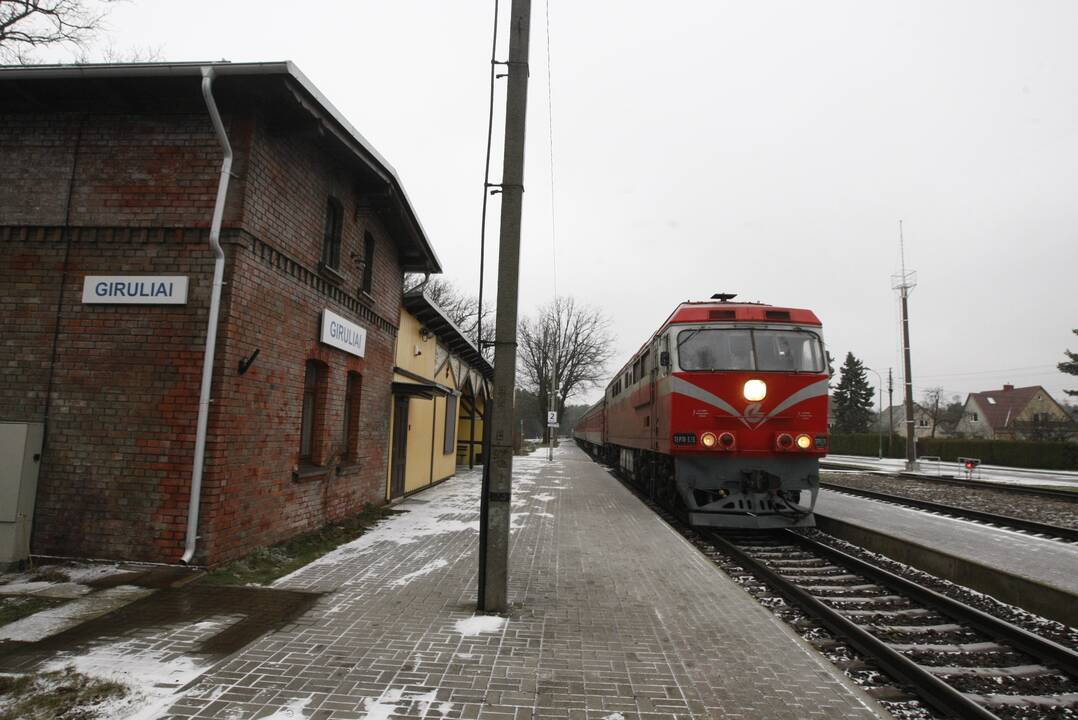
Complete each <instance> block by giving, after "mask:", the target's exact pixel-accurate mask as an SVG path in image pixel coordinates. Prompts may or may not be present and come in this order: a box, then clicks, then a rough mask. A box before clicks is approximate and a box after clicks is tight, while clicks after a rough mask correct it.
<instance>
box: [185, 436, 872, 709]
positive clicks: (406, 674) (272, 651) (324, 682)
mask: <svg viewBox="0 0 1078 720" xmlns="http://www.w3.org/2000/svg"><path fill="white" fill-rule="evenodd" d="M479 489H480V477H479V474H478V472H473V473H465V474H462V475H460V476H458V477H456V478H453V479H450V480H448V481H447V482H445V483H443V484H441V485H439V486H436V487H434V488H431V489H430V490H426V491H424V492H422V493H420V494H418V495H415V496H412V497H411V498H409V499H407V500H405V501H404V502H402V503H401V504H400V505H399V506H398V507H399V509H400V510H401V511H402V512H401V513H400V514H398V515H395V516H393V517H392V518H390V519H389V520H387V521H384V522H382V523H381V524H379V525H378V526H376V527H375V528H374V529H373V530H372V531H370V532H368V533H367V534H366V535H364V536H363V537H361V538H359V539H358V540H356V541H355V542H353V543H350V544H348V545H345V546H342V547H340V548H338V549H337V550H335V551H334V552H332V553H330V554H329V555H327V556H325V557H323V558H321V559H320V560H318V561H316V562H315V563H313V564H311V565H308V566H306V567H304V568H302V569H300V570H299V571H297V572H295V573H293V574H292V575H290V576H288V577H285V578H282V579H281V580H279V581H277V583H276V584H275V587H277V588H281V589H288V590H291V591H313V592H319V593H324V594H323V595H322V596H321V597H320V598H319V599H318V600H317V601H316V602H315V603H314V605H313V606H311V607H310V608H309V609H308V610H307V611H306V612H304V614H303V615H301V616H300V617H299V618H298V619H297V620H295V621H293V622H291V623H290V624H288V625H287V626H285V627H283V628H281V629H279V630H277V631H275V632H272V633H269V634H267V635H265V636H263V637H262V638H260V639H259V640H257V641H255V642H253V643H251V644H250V645H248V646H246V647H245V648H244V649H243V650H241V651H239V652H237V653H236V654H234V655H233V656H232V657H231V658H228V659H226V660H224V661H222V662H220V663H218V664H217V665H216V666H215V667H213V668H211V669H209V670H208V672H206V673H204V674H202V675H201V676H200V677H199V678H198V679H197V680H195V681H194V682H193V683H192V684H191V685H190V686H189V687H187V688H185V689H184V691H183V694H182V695H181V696H180V697H179V699H178V700H177V701H175V702H173V703H171V705H170V707H169V709H168V711H167V713H166V714H165V716H166V717H169V718H189V717H197V718H220V719H222V720H223V719H225V718H229V719H235V718H264V717H273V718H278V717H280V718H284V717H290V718H308V719H310V720H314V719H318V720H360V719H362V718H371V719H372V720H385V719H386V718H391V717H416V718H427V719H429V720H456V719H457V718H463V719H467V720H472V719H475V718H479V719H487V718H489V719H491V720H524V719H525V718H528V719H531V718H564V719H572V720H592V719H594V720H600V719H602V720H637V719H640V720H661V719H666V718H670V719H671V720H672V719H673V718H790V719H791V720H794V719H796V720H804V719H805V718H866V719H867V718H886V717H890V716H889V715H888V714H887V713H886V711H885V710H884V709H882V708H881V707H880V706H879V705H878V704H877V703H876V702H875V701H874V700H872V699H871V698H870V697H868V696H867V695H866V694H865V693H864V692H863V691H862V690H861V689H859V688H858V687H856V686H855V685H854V684H853V683H852V682H851V681H850V680H849V679H847V678H846V677H845V676H843V675H842V673H841V672H840V671H838V670H837V669H836V668H834V666H832V665H831V664H830V663H829V662H828V661H827V660H826V659H825V658H823V657H822V656H820V655H819V654H817V653H816V652H815V651H814V650H812V649H811V648H810V647H809V646H808V645H807V644H806V643H805V642H804V641H802V640H801V639H800V638H799V637H797V636H796V635H795V634H794V633H793V632H792V631H791V630H790V629H789V628H787V627H786V626H785V625H784V624H783V623H782V622H781V621H779V620H778V619H776V618H775V617H774V616H773V615H772V614H771V613H770V612H769V611H768V610H766V609H764V608H763V607H762V606H760V605H759V604H758V603H757V602H756V601H755V600H753V599H752V598H751V597H750V596H749V595H748V594H747V593H745V591H744V590H742V589H741V588H740V587H739V586H738V585H736V584H735V583H734V582H732V581H731V580H730V579H729V578H728V577H727V576H726V575H724V574H723V573H722V572H721V571H720V570H718V569H717V568H716V567H715V566H714V565H713V564H712V563H711V562H710V561H709V560H707V559H706V558H705V557H704V556H703V555H701V554H700V553H699V552H698V551H697V550H696V549H695V548H693V547H692V546H691V545H690V544H689V543H688V542H686V541H685V540H683V539H682V538H681V537H680V536H679V535H677V534H676V533H674V532H673V531H672V530H671V529H670V528H669V527H668V526H667V525H666V524H665V523H663V522H662V521H661V520H660V519H659V518H658V517H657V516H656V515H655V514H654V513H653V512H652V511H650V510H649V509H648V508H647V507H646V506H644V505H643V504H642V503H641V502H640V501H639V500H638V499H636V498H635V497H634V496H633V495H632V494H631V493H630V492H629V491H628V490H626V489H625V488H624V487H623V486H622V485H621V484H620V483H618V482H617V481H616V480H615V479H614V478H612V477H611V476H610V475H609V474H608V472H607V471H606V470H605V469H604V468H603V467H601V466H600V465H597V464H595V463H594V462H592V461H591V460H590V459H589V458H588V457H587V456H586V455H585V454H584V453H583V452H581V451H580V450H578V449H577V448H576V447H572V446H563V447H561V448H559V449H558V450H557V451H556V457H555V459H554V461H553V462H548V461H547V459H546V455H545V451H542V452H539V453H536V454H534V455H532V456H529V457H525V458H516V459H515V461H514V480H513V516H512V528H513V530H512V533H513V534H512V540H511V548H510V563H511V564H510V588H509V600H510V602H511V606H512V607H511V611H510V612H509V613H507V615H506V616H505V617H497V616H482V615H476V614H475V597H476V569H477V555H476V553H477V536H478V507H479Z"/></svg>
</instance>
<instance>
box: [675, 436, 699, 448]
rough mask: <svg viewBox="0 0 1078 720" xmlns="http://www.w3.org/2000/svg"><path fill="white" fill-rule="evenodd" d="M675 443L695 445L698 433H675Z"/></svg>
mask: <svg viewBox="0 0 1078 720" xmlns="http://www.w3.org/2000/svg"><path fill="white" fill-rule="evenodd" d="M674 444H675V445H695V444H696V433H674Z"/></svg>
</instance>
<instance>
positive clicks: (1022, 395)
mask: <svg viewBox="0 0 1078 720" xmlns="http://www.w3.org/2000/svg"><path fill="white" fill-rule="evenodd" d="M1038 392H1044V388H1042V387H1041V386H1040V385H1031V386H1030V387H1023V388H1016V387H1011V386H1009V385H1008V386H1006V387H1004V388H1002V389H1000V390H985V391H983V392H975V393H970V394H969V397H968V398H966V402H967V403H969V401H970V400H976V401H977V407H979V408H980V409H981V412H982V413H983V414H984V419H985V422H987V423H988V424H989V426H991V427H992V429H993V430H1002V429H1004V428H1007V427H1010V426H1011V424H1012V423H1013V422H1014V421H1015V420H1016V419H1017V418H1018V414H1019V413H1021V412H1022V410H1024V409H1025V407H1026V405H1028V404H1029V402H1030V401H1031V400H1032V399H1033V398H1034V396H1035V395H1036V394H1037V393H1038ZM1044 394H1045V395H1047V394H1048V393H1047V392H1045V393H1044Z"/></svg>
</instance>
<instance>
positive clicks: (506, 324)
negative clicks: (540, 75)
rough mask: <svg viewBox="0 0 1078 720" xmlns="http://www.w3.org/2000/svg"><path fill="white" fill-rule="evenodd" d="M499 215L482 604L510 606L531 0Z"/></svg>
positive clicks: (515, 62)
mask: <svg viewBox="0 0 1078 720" xmlns="http://www.w3.org/2000/svg"><path fill="white" fill-rule="evenodd" d="M510 16H511V18H510V23H511V25H510V31H509V33H510V34H509V60H508V62H507V63H506V67H507V70H506V72H507V74H508V83H509V84H508V86H507V87H506V99H505V156H504V162H503V165H502V185H501V189H502V222H501V233H500V239H499V244H498V314H497V317H496V318H495V327H494V392H493V395H494V398H493V408H492V410H491V412H490V413H488V415H489V416H490V417H489V418H488V421H489V422H492V423H493V425H492V426H491V432H490V444H489V446H488V449H487V457H486V461H487V466H486V468H485V471H486V472H487V473H488V474H487V480H486V482H484V483H483V502H482V506H481V513H480V547H479V595H478V599H479V603H478V604H479V610H481V611H483V612H491V613H496V612H504V611H505V610H507V609H508V602H507V599H508V598H507V596H508V585H509V568H508V565H509V502H510V499H511V492H512V481H513V394H514V392H515V387H516V367H517V295H518V284H519V281H520V216H521V210H522V208H523V204H524V121H525V118H526V113H527V106H528V40H529V31H530V24H531V0H513V7H512V10H511V11H510Z"/></svg>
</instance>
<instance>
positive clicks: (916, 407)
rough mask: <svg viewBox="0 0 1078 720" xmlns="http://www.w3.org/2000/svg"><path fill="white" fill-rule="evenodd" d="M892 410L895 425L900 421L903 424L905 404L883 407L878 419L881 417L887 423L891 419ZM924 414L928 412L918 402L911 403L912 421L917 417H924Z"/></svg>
mask: <svg viewBox="0 0 1078 720" xmlns="http://www.w3.org/2000/svg"><path fill="white" fill-rule="evenodd" d="M892 408H893V409H894V419H895V422H896V423H898V422H900V421H901V422H905V421H906V404H905V403H901V404H899V405H888V406H887V407H885V408H884V409H883V414H882V415H880V417H882V418H883V420H884V421H885V422H887V421H889V420H890V418H891V410H892ZM926 414H928V411H927V410H926V409H925V408H924V406H923V405H921V404H920V403H919V402H914V403H913V417H914V419H916V418H917V416H918V415H926ZM929 419H931V418H929Z"/></svg>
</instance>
